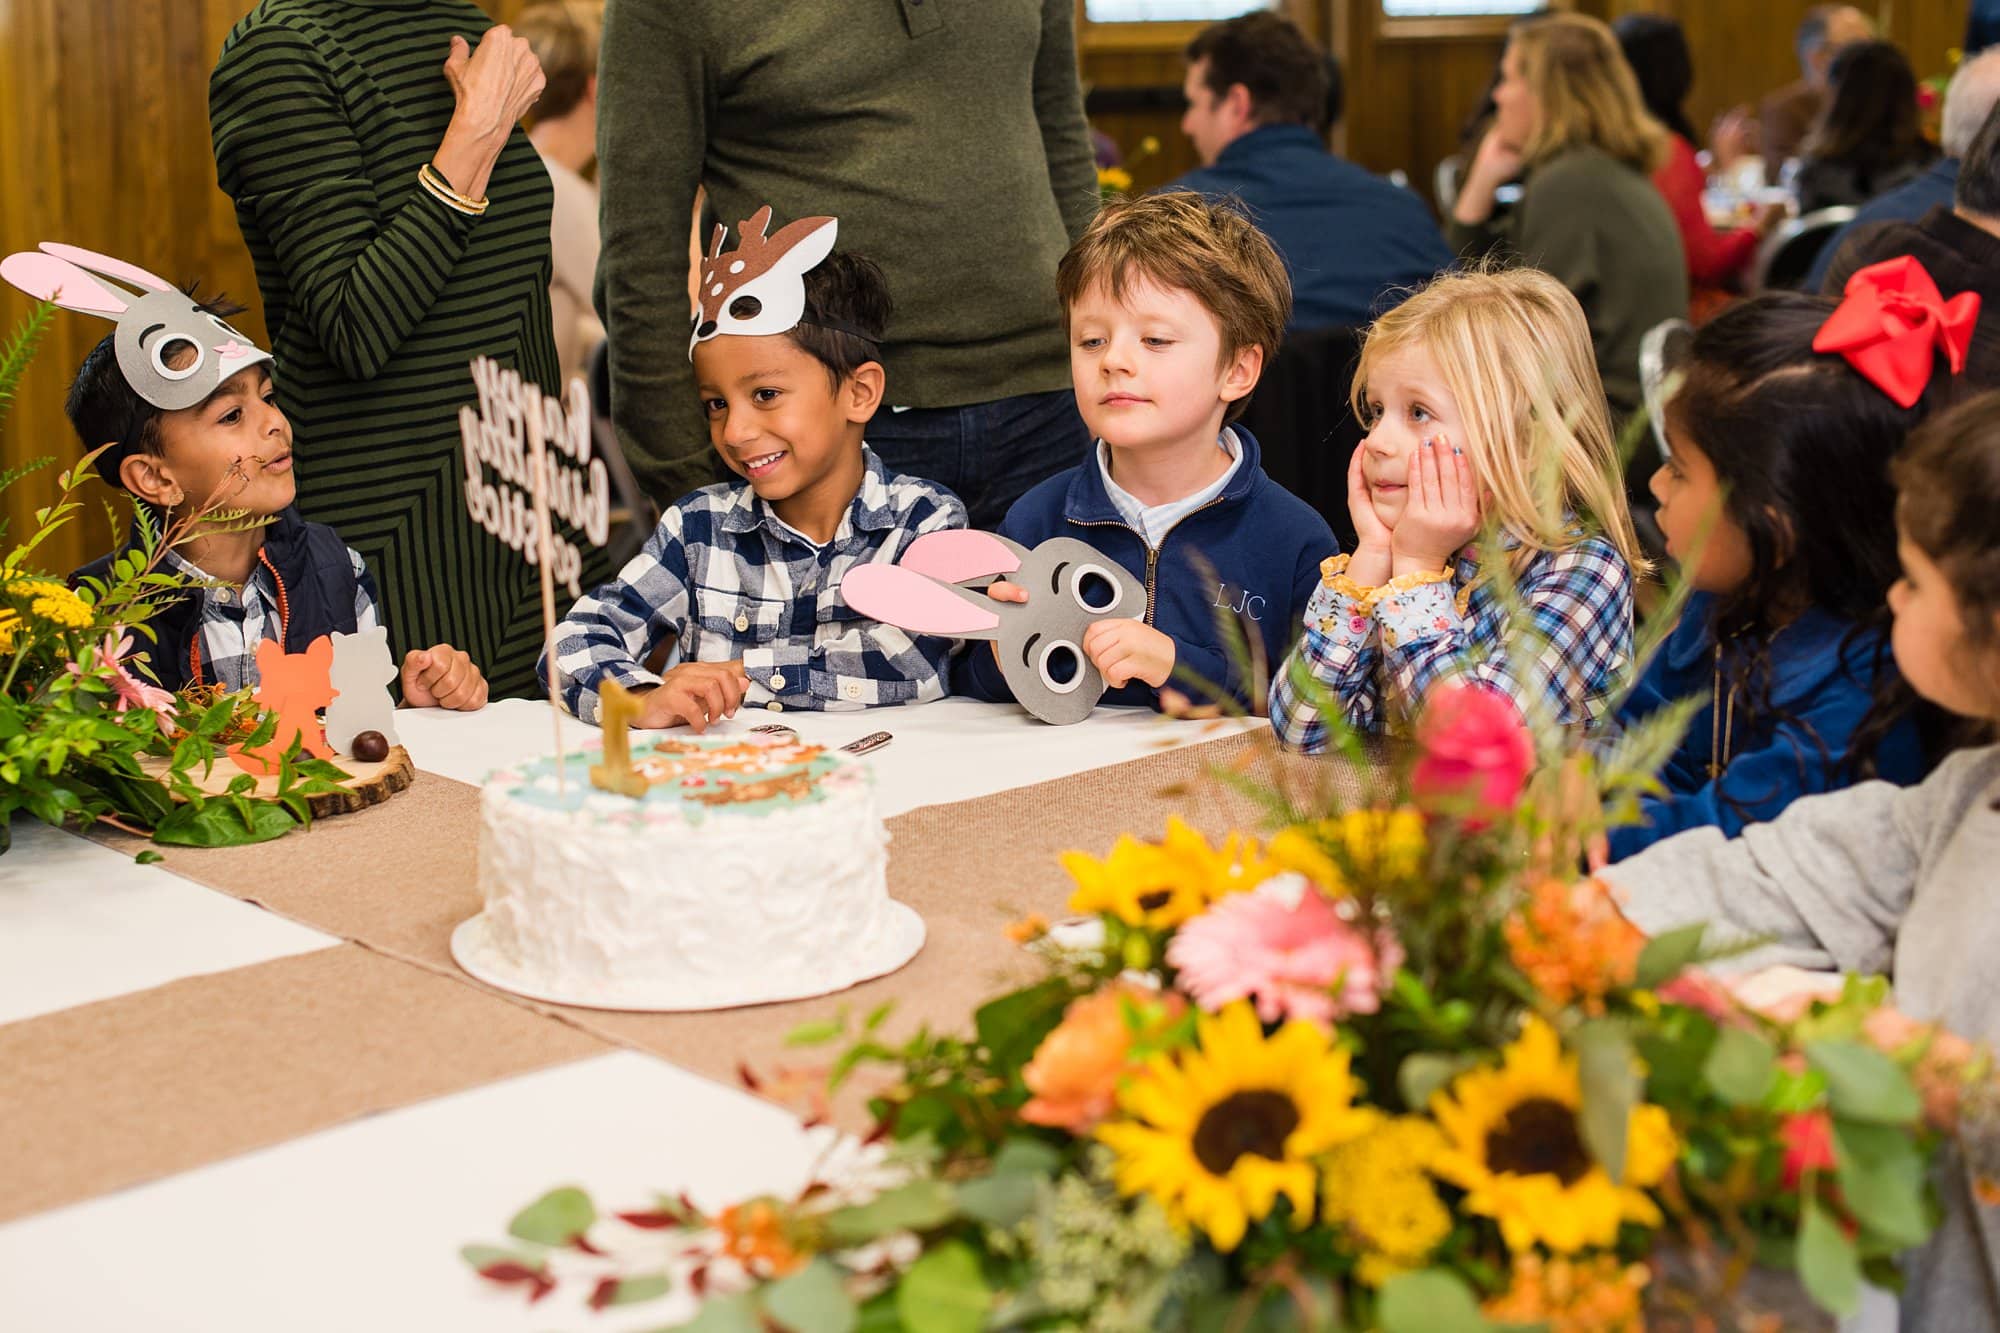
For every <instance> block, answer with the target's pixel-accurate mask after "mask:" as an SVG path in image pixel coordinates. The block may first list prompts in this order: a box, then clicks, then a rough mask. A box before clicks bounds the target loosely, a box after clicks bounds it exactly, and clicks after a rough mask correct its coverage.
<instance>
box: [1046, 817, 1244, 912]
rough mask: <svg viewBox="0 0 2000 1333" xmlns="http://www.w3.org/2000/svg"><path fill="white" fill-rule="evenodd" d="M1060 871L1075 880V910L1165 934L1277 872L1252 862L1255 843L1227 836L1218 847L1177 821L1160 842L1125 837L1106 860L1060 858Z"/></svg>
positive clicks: (1072, 902) (1072, 903)
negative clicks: (1065, 872)
mask: <svg viewBox="0 0 2000 1333" xmlns="http://www.w3.org/2000/svg"><path fill="white" fill-rule="evenodd" d="M1062 865H1063V869H1065V870H1067V871H1068V872H1069V875H1070V878H1071V879H1073V880H1075V881H1076V892H1075V893H1073V894H1071V895H1070V900H1069V908H1070V910H1071V911H1072V912H1090V913H1097V912H1106V913H1109V914H1110V915H1112V916H1115V917H1117V918H1118V919H1119V920H1120V921H1123V922H1124V923H1125V924H1126V925H1128V926H1144V927H1146V928H1147V929H1150V930H1168V929H1171V928H1173V927H1175V926H1178V925H1180V924H1182V923H1183V922H1185V921H1187V920H1189V919H1190V918H1192V917H1196V916H1199V915H1200V914H1201V913H1202V911H1203V910H1204V909H1205V908H1207V906H1208V905H1209V904H1210V903H1211V902H1213V901H1215V900H1216V899H1217V898H1221V897H1223V896H1225V895H1227V894H1231V893H1235V892H1238V891H1239V890H1242V889H1247V888H1251V887H1253V886H1254V885H1256V884H1258V883H1259V882H1261V881H1262V880H1264V879H1266V878H1269V876H1270V875H1271V874H1273V873H1275V868H1274V867H1271V866H1269V865H1267V864H1265V863H1264V862H1263V861H1261V860H1260V859H1259V858H1258V856H1257V844H1256V843H1255V842H1252V841H1250V840H1248V839H1245V838H1243V837H1241V836H1240V835H1238V834H1234V833H1232V834H1231V835H1230V836H1229V838H1228V840H1227V841H1225V842H1224V843H1223V845H1222V846H1221V847H1220V848H1216V847H1211V846H1210V845H1209V843H1208V840H1207V839H1206V838H1203V837H1202V836H1201V834H1199V833H1197V832H1195V831H1194V830H1193V829H1191V828H1189V827H1188V826H1187V825H1186V824H1184V823H1182V822H1181V821H1180V820H1179V819H1174V818H1169V819H1168V820H1167V835H1166V837H1165V838H1164V839H1163V840H1162V841H1160V842H1141V841H1140V840H1139V839H1137V838H1134V837H1132V836H1131V835H1130V834H1126V835H1125V836H1123V837H1121V838H1119V839H1118V841H1117V842H1116V843H1115V844H1113V845H1112V848H1111V854H1110V855H1109V856H1106V857H1105V858H1104V859H1103V860H1101V861H1100V860H1098V859H1097V858H1096V857H1094V856H1089V855H1086V854H1085V853H1083V852H1064V853H1063V856H1062Z"/></svg>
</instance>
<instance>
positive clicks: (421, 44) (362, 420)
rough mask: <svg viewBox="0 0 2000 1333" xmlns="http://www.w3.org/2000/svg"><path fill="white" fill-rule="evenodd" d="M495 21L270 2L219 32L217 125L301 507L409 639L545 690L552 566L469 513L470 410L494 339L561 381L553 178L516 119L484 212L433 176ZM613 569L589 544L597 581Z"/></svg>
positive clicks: (447, 6)
mask: <svg viewBox="0 0 2000 1333" xmlns="http://www.w3.org/2000/svg"><path fill="white" fill-rule="evenodd" d="M490 25H491V20H490V19H488V18H487V16H486V15H485V14H483V13H482V12H481V11H480V10H479V9H478V8H476V7H475V6H473V5H472V4H469V3H466V0H262V3H260V4H259V5H258V6H257V7H256V8H255V9H254V10H252V11H251V12H250V14H249V16H248V17H246V18H245V19H244V20H243V21H242V22H241V23H239V24H237V26H236V28H235V30H234V31H232V32H231V33H230V34H229V38H228V40H227V41H226V42H224V43H223V47H222V56H221V58H220V59H219V60H218V61H217V63H216V67H215V72H214V74H213V76H212V77H211V78H210V81H209V122H210V126H211V130H212V133H213V135H214V139H215V162H216V177H217V179H218V180H219V181H220V183H221V185H222V189H223V192H224V193H226V194H227V195H229V197H230V198H231V199H232V200H234V201H235V204H236V218H237V223H238V225H239V226H241V227H242V229H243V239H244V240H245V241H246V242H247V243H248V244H249V248H250V255H251V258H252V259H253V260H254V261H255V263H256V268H257V284H258V286H259V288H260V289H261V291H262V295H263V301H264V318H265V323H266V325H267V327H268V328H269V329H270V332H271V340H272V348H271V350H272V352H273V354H274V355H275V356H276V357H277V362H278V371H277V388H278V401H279V404H280V405H281V406H282V407H283V408H284V410H285V413H286V415H287V416H289V417H290V418H291V422H292V429H293V432H294V447H295V449H296V451H297V455H298V459H299V507H300V509H301V510H302V511H303V512H304V513H305V515H306V516H307V517H308V518H310V519H313V520H314V521H316V522H320V523H325V524H327V525H329V526H331V527H332V528H334V529H335V530H336V531H338V532H339V533H340V535H341V537H342V538H344V539H345V540H346V542H347V543H348V545H350V546H352V547H354V548H355V549H356V550H358V551H360V552H361V554H362V555H363V556H364V557H365V558H366V559H367V562H368V566H369V568H370V569H372V570H373V571H374V573H375V578H376V582H377V586H378V587H379V589H380V591H381V607H382V616H383V619H384V621H385V622H386V623H387V624H388V626H389V632H390V636H391V641H392V643H393V644H394V645H395V648H396V651H397V653H398V655H399V656H400V654H401V653H403V652H406V651H408V650H409V649H412V648H427V647H430V646H431V645H433V644H437V643H449V644H452V645H453V646H455V647H458V648H462V649H464V650H465V651H466V652H467V653H469V654H471V656H472V659H473V661H475V662H477V663H478V664H479V666H480V668H481V669H482V670H483V671H485V673H486V675H487V678H488V679H489V680H490V681H491V683H492V687H493V693H494V695H495V696H496V697H499V696H503V695H510V694H531V693H533V692H534V689H535V685H534V662H535V656H536V653H537V651H538V649H539V646H540V642H541V613H540V600H539V599H540V594H539V585H538V583H537V581H536V579H535V577H534V573H533V571H532V570H531V569H530V568H529V567H528V566H527V564H526V562H525V561H524V560H523V559H522V558H521V557H520V556H519V555H517V554H516V553H515V552H513V551H512V550H510V549H509V548H508V547H506V546H505V545H503V544H502V543H501V542H499V541H498V540H497V539H495V538H493V537H491V536H489V535H487V533H486V531H485V530H484V529H483V528H481V527H480V526H479V525H478V524H477V523H476V522H475V521H474V520H473V519H472V518H471V516H470V515H469V514H468V513H467V511H466V506H465V464H464V462H463V458H462V451H461V448H460V445H459V432H458V409H459V407H460V406H461V405H462V404H466V403H471V402H474V401H476V392H475V389H474V387H473V382H472V376H471V373H470V371H469V369H468V366H469V363H470V362H471V360H472V358H473V357H475V356H479V355H482V354H483V355H486V356H490V357H493V358H495V359H496V360H498V361H500V362H502V363H503V364H505V365H509V366H513V367H515V368H517V369H519V371H520V372H521V374H522V375H523V377H524V378H526V379H528V380H530V381H534V382H537V383H539V384H541V385H542V386H543V388H544V389H545V390H553V389H554V388H555V387H556V385H557V371H556V350H555V341H554V336H553V333H552V331H551V326H550V314H549V208H550V199H551V188H550V184H549V176H548V172H547V171H546V170H545V169H544V168H543V166H542V163H541V159H540V157H539V156H538V155H537V154H536V152H535V149H534V147H533V145H531V144H530V143H529V142H528V139H527V136H526V134H524V133H523V132H522V131H521V130H519V129H516V130H515V131H514V134H513V136H512V137H511V138H510V139H509V141H508V143H507V146H506V148H505V149H504V150H503V151H502V152H501V154H500V159H499V162H498V163H497V164H496V165H495V167H494V169H493V173H492V180H491V184H490V185H489V187H488V189H487V197H488V198H489V199H490V200H492V206H491V207H490V208H489V209H488V211H487V212H486V214H485V215H484V216H483V217H479V218H473V217H468V216H466V215H464V214H462V213H459V212H456V211H454V210H453V209H450V208H447V207H446V206H445V205H444V204H442V203H440V202H438V201H437V200H436V199H434V198H432V197H431V196H430V195H429V194H428V193H426V192H425V191H424V190H423V189H421V188H420V187H419V186H418V184H417V168H418V167H419V166H420V165H421V164H423V163H424V162H427V161H429V160H430V158H431V157H432V155H433V154H434V153H435V152H436V151H437V146H438V144H439V142H440V141H441V140H442V139H443V138H444V132H445V127H446V125H447V124H448V123H449V122H450V120H451V115H452V110H453V107H454V105H455V103H454V99H453V97H452V92H451V86H450V84H449V83H448V82H447V81H446V79H445V77H444V73H443V70H442V66H443V64H444V59H445V56H446V54H447V53H448V50H449V47H450V42H451V38H452V36H453V35H454V34H457V35H461V36H463V37H465V38H466V39H467V40H468V41H470V42H473V43H474V44H475V45H476V44H477V41H478V39H479V36H480V34H482V33H484V32H485V30H486V29H487V28H488V27H489V26H490ZM489 480H492V478H490V477H489ZM571 536H572V539H573V540H574V534H571ZM584 550H585V551H586V554H587V555H588V554H589V553H590V552H589V548H588V546H587V545H585V546H584ZM606 572H608V571H607V570H606V569H605V568H604V562H603V561H602V559H601V558H599V559H597V560H586V565H585V576H584V580H583V584H584V586H585V587H586V588H588V587H589V586H590V585H591V583H592V582H594V581H595V580H596V579H597V578H598V577H601V576H602V575H603V574H604V573H606ZM557 596H558V598H559V599H561V600H562V601H566V598H565V596H564V594H563V592H562V591H561V590H560V589H558V592H557ZM561 611H562V605H560V604H559V605H558V608H557V612H558V614H560V613H561Z"/></svg>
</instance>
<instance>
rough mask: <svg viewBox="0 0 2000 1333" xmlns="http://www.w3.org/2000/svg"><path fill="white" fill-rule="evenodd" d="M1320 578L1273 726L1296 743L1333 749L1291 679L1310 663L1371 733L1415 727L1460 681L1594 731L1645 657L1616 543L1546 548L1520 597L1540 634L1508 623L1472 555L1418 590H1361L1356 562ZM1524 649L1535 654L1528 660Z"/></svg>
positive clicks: (1284, 672) (1286, 669)
mask: <svg viewBox="0 0 2000 1333" xmlns="http://www.w3.org/2000/svg"><path fill="white" fill-rule="evenodd" d="M1320 568H1321V571H1322V576H1323V577H1322V578H1321V581H1320V585H1319V587H1318V588H1316V589H1314V590H1313V595H1312V600H1311V601H1309V602H1308V603H1307V604H1306V614H1305V637H1303V638H1302V639H1300V640H1299V642H1298V646H1297V647H1295V648H1293V649H1292V652H1291V655H1290V656H1289V657H1288V658H1287V659H1286V660H1285V664H1284V666H1283V667H1282V668H1281V669H1280V670H1279V671H1278V678H1277V680H1276V681H1275V682H1274V684H1273V688H1272V690H1271V725H1272V726H1273V727H1274V728H1276V730H1277V733H1278V739H1279V740H1281V741H1283V742H1284V743H1285V744H1286V745H1287V746H1289V747H1291V748H1293V749H1298V750H1305V751H1307V752H1309V753H1316V752H1318V751H1321V750H1324V749H1325V748H1326V747H1327V724H1326V721H1325V720H1324V719H1323V718H1322V717H1321V716H1320V712H1319V709H1318V708H1316V707H1314V706H1313V705H1312V704H1311V703H1309V702H1308V701H1307V700H1305V699H1304V698H1302V697H1301V693H1300V690H1299V689H1298V687H1296V686H1295V685H1293V683H1292V679H1291V677H1292V672H1293V670H1294V663H1296V662H1298V661H1300V660H1303V661H1304V663H1305V665H1306V666H1307V667H1308V668H1309V669H1310V671H1311V673H1312V675H1313V678H1314V679H1315V680H1317V681H1318V682H1319V685H1320V687H1321V688H1322V689H1323V690H1325V691H1326V692H1327V693H1328V694H1330V695H1332V696H1333V698H1335V699H1337V700H1338V701H1339V704H1340V711H1341V714H1342V716H1343V717H1344V718H1345V719H1346V722H1347V725H1348V726H1350V727H1352V728H1354V729H1355V730H1357V731H1362V732H1378V733H1379V732H1382V731H1385V730H1397V731H1400V730H1402V729H1404V728H1405V727H1406V726H1407V725H1408V723H1409V721H1410V719H1411V717H1412V715H1413V714H1414V713H1415V711H1416V708H1417V706H1418V705H1419V704H1421V703H1422V702H1423V698H1424V695H1425V694H1426V693H1428V692H1429V690H1430V688H1431V686H1433V685H1435V684H1436V683H1437V682H1438V681H1440V680H1442V679H1444V678H1445V677H1447V676H1463V677H1465V678H1466V679H1468V680H1474V681H1479V682H1482V683H1484V684H1487V685H1490V686H1492V687H1493V688H1494V689H1497V690H1499V691H1500V692H1502V693H1503V694H1506V695H1507V696H1508V697H1509V698H1511V699H1513V700H1514V702H1515V704H1516V705H1517V706H1518V707H1519V708H1520V709H1521V712H1522V714H1523V715H1524V716H1527V717H1534V718H1546V719H1548V720H1549V721H1551V722H1553V723H1555V724H1556V725H1558V726H1563V727H1570V728H1575V729H1576V730H1578V731H1582V732H1585V733H1595V732H1597V731H1598V730H1600V729H1601V728H1602V727H1603V726H1604V724H1605V723H1606V722H1607V721H1608V720H1609V719H1608V714H1609V706H1610V701H1611V695H1612V693H1613V691H1614V690H1616V689H1617V688H1618V686H1619V685H1620V683H1621V682H1622V678H1623V676H1624V674H1625V672H1626V671H1627V670H1628V669H1629V668H1630V665H1631V661H1632V571H1631V569H1630V568H1629V567H1628V566H1627V565H1626V563H1625V559H1624V557H1623V556H1621V555H1619V554H1618V550H1617V548H1616V547H1614V546H1612V545H1611V543H1610V542H1607V541H1605V540H1604V539H1603V538H1601V537H1586V538H1584V539H1583V540H1581V541H1579V542H1577V543H1576V545H1574V546H1571V547H1569V548H1567V549H1565V550H1561V551H1545V552H1542V553H1541V554H1539V555H1537V556H1535V557H1534V559H1532V560H1530V561H1529V562H1528V563H1527V566H1526V568H1524V569H1523V570H1522V571H1521V572H1520V574H1519V576H1518V577H1517V579H1516V580H1515V589H1516V592H1517V594H1518V596H1519V598H1520V601H1521V603H1522V606H1523V607H1524V609H1525V611H1526V615H1527V618H1528V620H1529V622H1530V626H1529V628H1531V629H1532V633H1531V634H1524V633H1522V632H1521V631H1520V630H1519V629H1513V628H1511V627H1510V626H1509V625H1508V624H1507V623H1506V621H1505V620H1504V618H1503V617H1502V614H1501V608H1500V606H1499V605H1498V599H1497V598H1496V597H1495V596H1494V595H1493V593H1492V591H1491V589H1490V588H1489V587H1488V585H1487V584H1486V583H1485V582H1484V581H1482V580H1481V579H1480V577H1479V555H1478V552H1477V550H1476V549H1475V548H1472V547H1467V548H1466V549H1465V550H1464V551H1461V552H1460V553H1459V557H1458V561H1457V563H1456V565H1455V566H1454V567H1453V569H1452V574H1451V577H1450V578H1449V579H1445V578H1441V577H1440V578H1438V579H1436V580H1434V581H1432V582H1425V583H1415V584H1414V585H1413V586H1404V585H1403V584H1399V583H1395V582H1392V583H1390V584H1388V585H1385V586H1384V587H1382V588H1378V589H1364V588H1359V587H1357V586H1356V585H1355V584H1354V582H1353V581H1352V580H1351V579H1349V578H1347V576H1346V569H1347V557H1346V556H1336V557H1334V558H1333V559H1331V560H1329V561H1327V562H1326V563H1325V564H1324V565H1322V566H1321V567H1320ZM1406 582H1407V581H1406ZM1524 648H1525V649H1532V650H1533V656H1531V657H1523V656H1521V655H1520V654H1521V652H1522V650H1523V649H1524Z"/></svg>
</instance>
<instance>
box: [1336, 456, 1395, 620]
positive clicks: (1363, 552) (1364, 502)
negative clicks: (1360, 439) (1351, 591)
mask: <svg viewBox="0 0 2000 1333" xmlns="http://www.w3.org/2000/svg"><path fill="white" fill-rule="evenodd" d="M1365 452H1367V451H1366V450H1365V449H1356V450H1355V451H1354V456H1353V457H1352V458H1350V459H1349V460H1348V461H1347V513H1348V517H1350V518H1352V519H1353V520H1354V550H1353V552H1352V553H1351V554H1350V555H1349V556H1348V558H1347V576H1348V577H1349V578H1351V579H1353V580H1354V581H1355V582H1356V583H1358V584H1360V585H1361V586H1362V587H1364V588H1374V587H1379V586H1380V585H1382V584H1384V583H1387V582H1388V581H1389V565H1390V561H1391V560H1392V558H1393V557H1392V554H1391V550H1390V541H1391V538H1392V537H1393V536H1394V532H1393V530H1392V529H1391V528H1390V527H1389V525H1388V524H1387V523H1384V522H1383V521H1382V516H1381V515H1380V514H1378V513H1376V512H1375V497H1374V496H1373V495H1371V494H1369V492H1368V476H1367V474H1366V473H1365V472H1364V471H1363V470H1362V467H1361V456H1362V455H1363V454H1364V453H1365Z"/></svg>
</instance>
